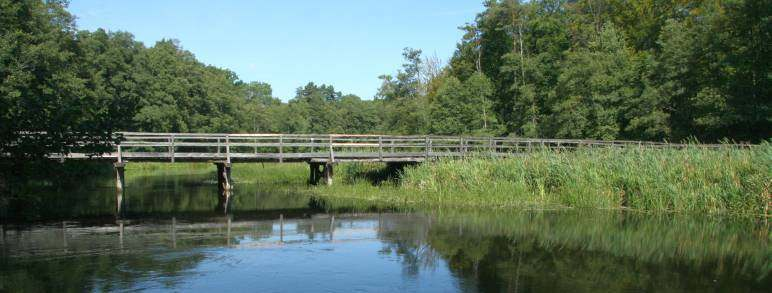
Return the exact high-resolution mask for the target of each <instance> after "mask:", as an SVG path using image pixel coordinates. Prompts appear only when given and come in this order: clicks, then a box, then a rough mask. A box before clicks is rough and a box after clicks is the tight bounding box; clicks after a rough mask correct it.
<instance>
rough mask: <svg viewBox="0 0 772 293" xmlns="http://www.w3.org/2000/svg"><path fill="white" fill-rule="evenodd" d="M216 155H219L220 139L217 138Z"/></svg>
mask: <svg viewBox="0 0 772 293" xmlns="http://www.w3.org/2000/svg"><path fill="white" fill-rule="evenodd" d="M217 154H220V138H219V137H218V138H217Z"/></svg>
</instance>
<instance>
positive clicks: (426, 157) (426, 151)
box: [424, 135, 429, 161]
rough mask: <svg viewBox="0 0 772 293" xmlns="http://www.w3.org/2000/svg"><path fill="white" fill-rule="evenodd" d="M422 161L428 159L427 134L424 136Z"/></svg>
mask: <svg viewBox="0 0 772 293" xmlns="http://www.w3.org/2000/svg"><path fill="white" fill-rule="evenodd" d="M424 152H425V153H424V157H425V158H424V161H428V160H429V136H428V135H427V136H424Z"/></svg>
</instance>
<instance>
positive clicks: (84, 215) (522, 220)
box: [0, 175, 772, 292]
mask: <svg viewBox="0 0 772 293" xmlns="http://www.w3.org/2000/svg"><path fill="white" fill-rule="evenodd" d="M163 178H165V179H151V178H146V179H141V180H136V179H135V180H133V181H131V180H130V181H129V182H130V184H131V186H130V188H127V189H126V190H125V191H124V193H118V194H116V195H115V197H112V191H111V190H108V189H96V190H92V191H89V192H84V193H73V194H72V196H71V197H69V199H70V201H67V202H65V201H64V200H63V199H54V200H53V203H51V202H47V203H42V204H41V207H51V209H50V213H48V214H44V213H39V214H38V216H37V217H42V216H41V215H45V216H46V217H50V219H52V220H48V221H45V222H44V223H45V224H33V225H30V224H27V223H23V222H3V224H2V225H0V251H2V257H0V291H94V290H100V291H102V290H104V291H108V290H135V289H172V290H175V291H190V290H193V289H195V290H199V291H210V290H222V289H223V288H228V289H229V290H233V291H422V292H423V291H441V292H448V291H467V292H476V291H482V292H528V291H548V292H555V291H558V292H561V291H570V292H577V291H733V292H743V291H762V292H763V291H765V289H768V288H770V287H772V284H771V283H770V282H771V278H770V268H772V263H771V261H770V260H771V259H772V253H770V249H769V247H768V244H769V240H770V233H769V232H770V228H769V225H768V223H767V222H766V221H765V220H764V219H753V218H731V217H711V216H699V215H668V214H665V215H663V214H638V213H627V212H618V211H607V212H583V211H563V212H554V211H553V212H550V211H541V212H540V211H520V212H506V213H504V212H498V213H493V212H488V211H486V212H469V211H466V212H462V211H426V212H420V213H393V212H382V213H353V212H351V211H354V210H357V209H355V208H353V207H352V206H350V205H348V204H347V203H341V202H329V201H324V200H321V199H316V198H309V197H307V196H302V195H298V194H293V193H292V192H277V191H275V190H274V191H273V192H270V191H265V190H260V189H258V188H256V187H254V186H251V185H239V186H238V188H237V189H234V190H233V191H231V192H230V193H227V194H223V193H218V191H217V188H216V186H214V185H212V184H196V182H201V181H203V180H207V179H206V178H207V177H205V175H202V176H200V177H197V176H186V177H185V178H184V179H183V178H176V177H168V176H166V177H163ZM142 180H145V181H142ZM105 195H107V196H105ZM57 200H60V201H59V202H58V203H57V202H56V201H57ZM56 207H58V208H56ZM89 207H91V209H88V208H89ZM68 210H69V211H68ZM73 211H74V212H73ZM69 213H76V214H78V215H80V216H78V217H75V218H77V219H78V220H72V218H71V219H70V220H65V221H61V220H59V219H61V218H62V217H66V215H68V214H69ZM28 215H29V214H28ZM54 216H56V217H54ZM57 217H58V218H57ZM38 223H39V222H38Z"/></svg>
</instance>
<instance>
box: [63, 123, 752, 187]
mask: <svg viewBox="0 0 772 293" xmlns="http://www.w3.org/2000/svg"><path fill="white" fill-rule="evenodd" d="M117 135H118V136H119V140H120V143H118V144H116V145H114V146H113V151H112V152H108V153H104V154H100V155H94V154H84V153H71V154H67V155H52V158H58V159H62V160H64V159H101V160H111V161H114V163H115V164H114V165H115V170H116V187H117V188H118V189H119V190H120V189H123V184H124V183H123V182H124V175H123V174H124V167H125V165H126V163H127V162H148V161H160V162H171V163H174V162H211V163H214V164H216V165H217V169H218V172H217V174H218V182H219V186H220V188H221V189H224V190H229V189H231V188H232V182H231V164H232V163H236V162H279V163H284V162H307V163H308V164H309V166H310V173H309V182H310V183H311V184H317V183H318V182H319V181H320V180H324V182H325V183H326V184H328V185H331V184H332V177H333V166H334V164H336V163H339V162H350V161H357V162H386V163H392V164H406V163H418V162H423V161H429V160H434V159H438V158H459V157H467V156H487V157H494V158H496V157H507V156H513V155H517V154H521V153H524V152H529V151H533V150H538V149H551V150H570V149H576V148H586V147H593V148H599V147H602V148H623V147H636V148H684V147H686V146H687V145H685V144H672V143H662V142H644V141H625V140H613V141H599V140H574V139H527V138H514V137H465V136H400V135H350V134H325V135H315V134H222V133H218V134H208V133H146V132H120V133H117ZM699 146H700V147H706V148H719V147H726V146H740V147H748V145H726V144H720V145H716V144H714V145H699Z"/></svg>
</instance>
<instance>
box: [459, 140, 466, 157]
mask: <svg viewBox="0 0 772 293" xmlns="http://www.w3.org/2000/svg"><path fill="white" fill-rule="evenodd" d="M459 141H460V143H459V152H460V153H461V156H462V157H466V141H465V140H464V137H463V136H462V137H461V138H459Z"/></svg>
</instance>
